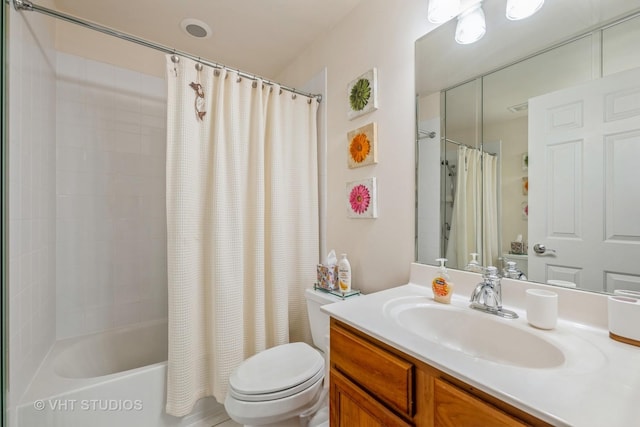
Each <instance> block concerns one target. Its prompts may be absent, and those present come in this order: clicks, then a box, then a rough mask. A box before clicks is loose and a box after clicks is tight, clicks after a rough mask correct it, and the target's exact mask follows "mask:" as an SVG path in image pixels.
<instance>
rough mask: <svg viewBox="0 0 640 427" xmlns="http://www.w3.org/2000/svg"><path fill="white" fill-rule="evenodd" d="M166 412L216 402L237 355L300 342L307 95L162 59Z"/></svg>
mask: <svg viewBox="0 0 640 427" xmlns="http://www.w3.org/2000/svg"><path fill="white" fill-rule="evenodd" d="M167 80H168V111H167V115H168V123H167V242H168V251H167V256H168V286H169V301H168V302H169V356H168V373H167V407H166V410H167V412H168V413H169V414H172V415H175V416H183V415H186V414H188V413H189V412H190V411H191V410H192V409H193V406H194V404H195V403H196V401H197V400H198V399H200V398H202V397H205V396H214V397H215V398H216V400H217V401H218V402H221V403H222V402H224V398H225V396H226V392H227V383H228V377H229V374H230V372H231V371H232V370H233V369H234V368H235V367H236V366H237V365H238V364H239V363H240V362H242V361H243V360H244V359H246V358H247V357H249V356H251V355H253V354H255V353H257V352H259V351H262V350H264V349H266V348H269V347H272V346H275V345H279V344H283V343H286V342H290V341H309V337H310V333H309V330H308V322H307V314H306V305H305V300H304V289H305V288H307V287H309V286H311V284H312V283H313V281H314V280H315V265H316V263H317V260H318V256H319V253H318V252H319V250H318V194H317V188H318V181H317V176H318V173H317V150H316V143H317V130H316V110H317V107H318V106H317V101H316V100H315V99H314V100H312V101H311V102H308V101H309V99H308V98H306V97H304V96H297V97H295V99H294V97H293V96H292V94H291V93H290V92H287V91H283V92H282V93H280V88H279V87H278V86H273V87H272V86H268V85H264V86H263V84H262V82H260V81H257V82H254V81H253V80H250V79H246V78H240V77H239V76H238V75H237V73H235V72H232V71H228V70H214V69H212V68H210V67H207V66H205V67H204V69H203V70H202V71H197V70H196V63H195V62H194V61H191V60H188V59H185V58H180V61H179V63H177V64H174V63H173V62H172V61H171V58H170V56H167Z"/></svg>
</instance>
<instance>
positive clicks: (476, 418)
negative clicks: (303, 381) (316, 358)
mask: <svg viewBox="0 0 640 427" xmlns="http://www.w3.org/2000/svg"><path fill="white" fill-rule="evenodd" d="M330 340H331V341H330V352H331V357H330V360H331V369H330V381H331V390H330V393H331V398H330V413H331V426H332V427H353V426H400V427H402V426H417V427H423V426H424V427H454V426H455V427H458V426H465V427H473V426H478V427H485V426H492V427H519V426H529V425H532V426H548V425H549V424H546V423H544V422H543V421H541V420H539V419H537V418H535V417H532V416H531V415H529V414H527V413H526V412H523V411H521V410H519V409H517V408H514V407H512V406H511V405H508V404H506V403H504V402H502V401H500V400H499V399H496V398H494V397H493V396H490V395H488V394H486V393H484V392H482V391H480V390H478V389H476V388H475V387H472V386H470V385H468V384H465V383H464V382H462V381H460V380H458V379H456V378H454V377H452V376H450V375H448V374H445V373H444V372H441V371H439V370H437V369H435V368H433V367H432V366H429V365H428V364H426V363H424V362H421V361H419V360H417V359H415V358H413V357H410V356H408V355H406V354H404V353H402V352H401V351H399V350H397V349H395V348H393V347H391V346H389V345H386V344H384V343H382V342H380V341H378V340H376V339H374V338H372V337H370V336H368V335H366V334H364V333H363V332H361V331H358V330H357V329H355V328H352V327H350V326H348V325H346V324H344V323H342V322H340V321H338V320H336V319H334V318H332V319H331V335H330Z"/></svg>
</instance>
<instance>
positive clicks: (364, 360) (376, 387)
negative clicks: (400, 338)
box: [330, 326, 414, 417]
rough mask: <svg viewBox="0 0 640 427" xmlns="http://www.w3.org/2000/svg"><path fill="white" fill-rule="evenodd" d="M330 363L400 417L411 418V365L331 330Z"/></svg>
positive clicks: (341, 332)
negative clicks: (399, 414) (396, 412)
mask: <svg viewBox="0 0 640 427" xmlns="http://www.w3.org/2000/svg"><path fill="white" fill-rule="evenodd" d="M330 339H331V347H330V348H331V363H332V365H333V366H334V367H335V368H336V369H338V370H339V371H340V372H342V373H343V374H344V375H345V376H346V377H348V378H350V379H351V380H352V381H353V382H355V383H356V384H358V385H360V386H361V387H362V388H363V389H365V390H367V391H368V392H369V393H370V394H371V395H372V396H374V397H375V398H377V399H378V400H380V401H382V402H383V403H385V404H387V405H388V406H390V407H391V408H393V409H394V410H396V411H398V412H399V413H402V414H406V415H408V416H409V417H412V416H413V413H414V408H413V389H414V385H413V384H414V367H413V364H411V363H409V362H407V361H405V360H403V359H401V358H399V357H398V356H396V355H394V354H391V353H389V352H387V351H385V350H383V349H381V348H379V347H377V346H375V345H373V344H371V343H370V342H368V341H366V340H364V339H362V338H360V337H358V336H356V335H355V334H352V333H350V332H349V331H347V330H345V329H342V328H340V327H336V326H332V327H331V334H330Z"/></svg>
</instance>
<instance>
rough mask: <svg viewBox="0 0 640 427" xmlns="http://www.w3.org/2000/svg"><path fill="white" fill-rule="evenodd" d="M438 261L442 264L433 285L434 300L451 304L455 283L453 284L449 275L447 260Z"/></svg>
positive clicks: (440, 259)
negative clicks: (446, 265)
mask: <svg viewBox="0 0 640 427" xmlns="http://www.w3.org/2000/svg"><path fill="white" fill-rule="evenodd" d="M436 261H437V262H439V263H440V269H439V270H438V274H436V277H434V278H433V282H432V283H431V289H432V290H433V299H434V300H435V301H437V302H441V303H443V304H450V303H451V295H452V294H453V283H451V278H450V277H449V273H447V267H445V265H444V263H445V262H446V261H447V259H446V258H438V259H436Z"/></svg>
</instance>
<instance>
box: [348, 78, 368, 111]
mask: <svg viewBox="0 0 640 427" xmlns="http://www.w3.org/2000/svg"><path fill="white" fill-rule="evenodd" d="M369 98H371V84H370V83H369V80H367V79H360V80H358V81H357V82H356V84H355V85H353V87H352V88H351V94H350V95H349V102H350V103H351V109H352V110H355V111H362V109H363V108H364V107H366V106H367V103H368V102H369Z"/></svg>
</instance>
